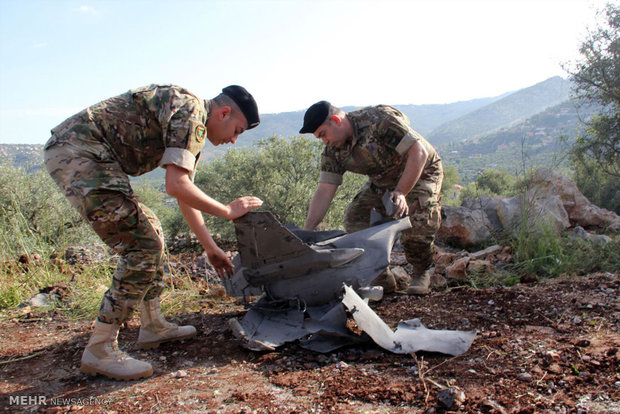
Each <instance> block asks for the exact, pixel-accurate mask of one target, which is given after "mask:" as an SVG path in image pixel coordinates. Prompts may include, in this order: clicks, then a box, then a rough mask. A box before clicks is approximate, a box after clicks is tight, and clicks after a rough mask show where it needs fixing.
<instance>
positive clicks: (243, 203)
mask: <svg viewBox="0 0 620 414" xmlns="http://www.w3.org/2000/svg"><path fill="white" fill-rule="evenodd" d="M262 205H263V200H261V199H260V198H258V197H252V196H245V197H239V198H238V199H236V200H234V201H233V202H231V203H230V204H228V208H229V210H230V211H229V213H228V216H227V217H226V218H227V219H228V220H234V219H236V218H238V217H241V216H243V215H244V214H245V213H247V212H248V211H252V210H254V209H255V208H258V207H260V206H262Z"/></svg>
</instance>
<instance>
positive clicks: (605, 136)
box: [567, 3, 620, 212]
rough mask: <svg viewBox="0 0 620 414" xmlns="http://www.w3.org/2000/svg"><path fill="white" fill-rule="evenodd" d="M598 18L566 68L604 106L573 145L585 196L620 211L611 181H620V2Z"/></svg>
mask: <svg viewBox="0 0 620 414" xmlns="http://www.w3.org/2000/svg"><path fill="white" fill-rule="evenodd" d="M597 17H598V20H597V26H596V27H595V28H593V29H591V30H590V31H589V33H588V36H587V38H586V40H585V41H584V42H583V43H582V45H581V48H580V49H579V52H580V54H581V56H582V58H581V59H580V60H578V61H576V62H574V63H573V64H572V66H571V67H569V68H568V69H567V70H568V72H569V73H570V74H571V77H572V80H573V82H574V84H575V94H576V95H577V96H578V97H579V98H581V99H582V100H583V101H584V102H586V103H596V104H598V105H600V106H601V107H602V108H603V109H602V110H601V113H600V114H599V115H597V116H594V117H592V118H591V119H590V120H589V121H588V122H587V123H586V124H587V127H588V128H587V129H586V131H585V133H584V134H582V135H581V136H580V137H579V138H578V139H577V141H576V142H575V144H574V146H573V147H572V151H571V152H572V153H571V155H572V156H571V161H572V164H573V166H574V169H575V171H576V174H575V175H576V179H577V184H578V185H579V187H580V189H581V190H582V191H583V192H584V194H585V195H586V196H587V197H589V198H591V199H594V200H596V199H598V200H599V203H600V204H599V205H600V206H602V207H606V208H608V209H611V210H615V211H616V212H618V197H620V196H618V195H616V194H617V193H618V190H617V189H618V185H614V184H609V183H611V181H613V180H615V181H616V182H617V181H618V180H619V179H620V6H619V5H617V4H614V3H608V4H607V5H606V6H605V7H604V8H603V9H602V10H600V11H599V12H598V15H597ZM586 174H593V175H594V176H596V178H597V179H598V180H599V182H601V183H604V184H605V189H604V190H597V189H596V188H594V186H592V181H593V179H594V178H593V177H588V176H586Z"/></svg>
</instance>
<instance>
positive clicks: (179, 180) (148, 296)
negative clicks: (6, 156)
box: [45, 85, 262, 379]
mask: <svg viewBox="0 0 620 414" xmlns="http://www.w3.org/2000/svg"><path fill="white" fill-rule="evenodd" d="M258 123H259V116H258V109H257V106H256V102H255V101H254V98H253V97H252V95H250V94H249V93H248V92H247V91H246V90H245V89H244V88H242V87H240V86H237V85H231V86H228V87H226V88H224V89H223V90H222V93H221V94H220V95H218V96H217V97H216V98H214V99H213V100H201V99H199V98H198V97H196V96H195V95H193V94H192V93H190V92H189V91H187V90H186V89H184V88H181V87H178V86H174V85H149V86H146V87H142V88H137V89H133V90H130V91H128V92H126V93H124V94H122V95H119V96H116V97H113V98H109V99H107V100H105V101H103V102H100V103H98V104H96V105H93V106H91V107H89V108H87V109H85V110H83V111H82V112H80V113H78V114H76V115H74V116H72V117H71V118H69V119H67V120H66V121H64V122H63V123H61V124H60V125H58V126H57V127H56V128H54V129H53V130H52V137H51V138H50V140H49V141H48V142H47V144H46V145H45V164H46V167H47V170H48V171H49V173H50V175H51V176H52V177H53V179H54V180H55V181H56V183H57V184H58V186H59V187H60V189H61V191H63V193H64V194H65V195H66V197H67V199H68V200H69V201H70V202H71V204H72V205H73V206H74V207H75V208H76V209H77V210H78V211H79V212H80V214H81V215H82V217H83V218H84V219H85V220H87V221H88V223H89V224H90V225H91V226H92V228H93V229H94V230H95V232H97V234H98V235H99V236H100V237H101V238H102V239H103V241H104V242H105V243H106V244H107V245H108V246H109V247H110V248H112V249H113V250H114V251H115V252H116V253H118V254H119V255H120V258H119V261H118V265H117V268H116V271H115V273H114V278H113V281H112V284H111V286H110V288H109V290H108V291H107V292H106V293H105V295H104V298H103V301H102V303H101V308H100V311H99V316H98V318H97V320H96V322H95V330H94V332H93V335H92V336H91V339H90V341H89V343H88V345H87V346H86V349H85V350H84V353H83V355H82V365H81V368H82V370H83V371H84V372H86V373H89V374H103V375H106V376H108V377H112V378H116V379H137V378H141V377H147V376H150V375H151V374H152V372H153V369H152V367H151V365H150V364H149V363H147V362H143V361H139V360H136V359H133V358H131V357H129V356H127V355H126V354H124V353H122V352H121V351H120V350H119V349H118V345H117V339H116V338H117V336H118V330H119V327H120V326H121V324H122V323H123V322H124V321H126V320H127V319H128V317H129V316H130V314H131V312H132V310H133V309H134V308H135V307H136V306H138V305H139V306H140V310H141V315H140V319H141V326H140V334H139V338H138V344H139V345H140V346H141V347H142V348H144V349H148V348H153V347H156V346H158V345H159V344H160V343H162V342H166V341H170V340H181V339H186V338H189V337H192V336H194V335H195V333H196V329H195V328H194V327H193V326H177V325H175V324H172V323H169V322H167V321H166V320H165V319H164V318H163V316H162V315H161V311H160V305H159V296H160V294H161V292H162V290H163V288H164V284H163V283H162V276H163V253H164V238H163V233H162V228H161V224H160V223H159V220H158V219H157V217H155V215H154V214H153V212H152V211H151V210H150V209H149V208H148V207H146V206H145V205H144V204H142V203H140V201H139V200H138V199H137V197H136V196H135V194H134V192H133V190H132V188H131V186H130V182H129V177H128V176H129V175H131V176H138V175H141V174H144V173H146V172H148V171H151V170H153V169H155V168H157V167H158V166H161V167H163V168H165V169H166V191H167V192H168V194H170V195H172V196H174V197H176V198H177V200H178V204H179V207H180V209H181V212H182V213H183V216H184V217H185V219H186V221H187V222H188V224H189V226H190V228H191V229H192V231H193V232H194V233H195V234H196V236H197V237H198V239H199V240H200V242H201V244H202V246H203V247H204V249H205V251H206V253H207V256H208V258H209V260H210V262H211V264H212V265H213V267H214V268H215V269H216V272H217V273H218V274H219V275H220V276H222V277H225V276H226V275H227V274H230V272H231V271H232V269H233V266H232V263H231V262H230V260H229V259H228V257H227V255H226V253H225V252H224V251H222V250H221V249H220V248H219V247H218V246H217V245H216V244H215V242H214V241H213V239H212V237H211V235H210V234H209V231H208V230H207V228H206V227H205V224H204V219H203V217H202V212H205V213H209V214H213V215H216V216H219V217H224V218H227V219H231V220H232V219H234V218H237V217H240V216H242V215H243V214H245V213H247V212H248V211H250V210H252V209H254V208H256V207H258V206H260V205H261V204H262V201H261V200H259V199H258V198H256V197H250V196H246V197H241V198H238V199H237V200H234V201H233V202H231V203H230V204H228V205H224V204H221V203H220V202H218V201H216V200H214V199H212V198H210V197H209V196H207V195H206V194H204V193H203V192H202V191H201V190H200V189H199V188H198V187H196V186H195V185H194V183H193V176H194V172H195V168H196V164H197V162H198V158H199V157H200V152H201V150H202V148H203V146H204V144H205V140H206V139H208V140H209V141H210V142H211V143H212V144H213V145H220V144H224V143H233V144H234V143H235V141H236V140H237V137H238V136H239V134H241V133H242V132H243V131H245V130H247V129H250V128H254V127H255V126H256V125H258Z"/></svg>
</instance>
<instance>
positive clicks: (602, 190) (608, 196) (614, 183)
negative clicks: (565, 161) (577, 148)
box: [571, 152, 620, 214]
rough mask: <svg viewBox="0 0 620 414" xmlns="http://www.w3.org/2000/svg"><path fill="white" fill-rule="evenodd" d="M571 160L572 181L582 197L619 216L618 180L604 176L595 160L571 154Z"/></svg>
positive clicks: (608, 175) (580, 154)
mask: <svg viewBox="0 0 620 414" xmlns="http://www.w3.org/2000/svg"><path fill="white" fill-rule="evenodd" d="M571 160H572V165H573V168H574V176H573V179H574V181H575V183H576V184H577V187H579V190H580V191H581V192H582V193H583V195H585V196H586V197H587V198H588V200H590V201H591V202H592V203H594V204H595V205H597V206H599V207H603V208H606V209H608V210H611V211H614V212H616V214H620V180H619V179H618V178H617V177H614V176H613V175H610V174H606V173H605V172H604V171H603V170H602V169H601V168H600V166H599V164H598V163H597V162H596V161H595V160H592V159H588V158H586V157H584V156H583V153H577V152H575V153H573V154H572V158H571Z"/></svg>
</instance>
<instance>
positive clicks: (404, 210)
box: [390, 190, 409, 217]
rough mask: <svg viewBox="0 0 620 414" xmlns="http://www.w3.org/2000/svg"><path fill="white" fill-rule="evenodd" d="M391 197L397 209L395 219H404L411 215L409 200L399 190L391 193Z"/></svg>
mask: <svg viewBox="0 0 620 414" xmlns="http://www.w3.org/2000/svg"><path fill="white" fill-rule="evenodd" d="M390 197H391V198H392V202H394V204H396V207H397V208H396V213H394V217H403V216H406V215H407V214H409V204H407V199H406V198H405V195H404V194H403V193H401V192H400V191H398V190H394V191H392V192H391V193H390Z"/></svg>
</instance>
